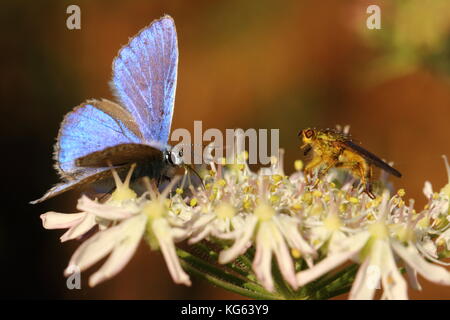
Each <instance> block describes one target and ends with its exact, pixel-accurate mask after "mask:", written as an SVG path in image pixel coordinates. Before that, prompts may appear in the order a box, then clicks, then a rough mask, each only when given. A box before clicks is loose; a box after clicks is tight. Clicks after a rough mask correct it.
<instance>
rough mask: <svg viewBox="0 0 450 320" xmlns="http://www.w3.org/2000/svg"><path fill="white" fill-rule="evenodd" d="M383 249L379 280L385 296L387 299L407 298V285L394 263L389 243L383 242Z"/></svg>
mask: <svg viewBox="0 0 450 320" xmlns="http://www.w3.org/2000/svg"><path fill="white" fill-rule="evenodd" d="M383 251H384V252H383V254H382V259H383V260H382V263H383V268H382V276H381V282H382V284H383V290H384V293H385V294H386V298H387V299H389V300H407V299H408V286H407V285H406V281H405V279H404V278H403V276H402V274H401V273H400V271H399V270H398V267H397V265H396V264H395V260H394V255H393V254H392V250H391V247H390V245H389V243H387V242H386V243H385V242H383Z"/></svg>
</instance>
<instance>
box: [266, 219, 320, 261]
mask: <svg viewBox="0 0 450 320" xmlns="http://www.w3.org/2000/svg"><path fill="white" fill-rule="evenodd" d="M274 221H275V222H276V223H277V224H278V227H279V229H280V230H281V232H282V233H283V235H284V237H285V239H286V241H287V242H288V243H289V246H290V247H291V248H295V249H298V250H299V251H300V252H301V253H302V254H304V255H311V256H315V255H316V251H315V250H314V249H313V248H312V247H311V246H310V245H309V243H308V242H306V241H305V239H303V237H302V235H301V234H300V232H299V230H298V223H297V221H296V220H295V219H293V218H291V217H289V216H285V215H279V216H277V217H276V219H274Z"/></svg>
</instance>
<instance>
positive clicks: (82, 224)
mask: <svg viewBox="0 0 450 320" xmlns="http://www.w3.org/2000/svg"><path fill="white" fill-rule="evenodd" d="M444 159H445V164H446V167H447V170H448V173H449V183H448V184H447V185H446V186H445V187H444V188H443V189H442V190H441V191H440V192H433V190H432V187H431V184H430V183H429V182H427V183H426V184H425V188H424V193H425V196H426V197H427V198H428V204H427V205H426V206H425V208H424V209H423V210H422V211H420V212H419V211H416V210H415V209H414V202H413V200H410V201H409V203H408V204H405V202H404V200H403V197H404V195H405V191H404V190H402V189H401V190H398V191H397V192H396V193H395V194H394V195H391V194H390V191H389V190H388V189H387V188H385V187H384V186H383V183H382V182H381V181H380V182H379V184H380V187H379V188H378V189H379V191H378V194H379V195H378V196H377V197H376V199H374V200H372V199H370V198H369V197H368V196H367V195H366V194H364V193H361V192H360V190H358V188H355V187H354V182H355V181H354V180H353V179H351V178H350V177H349V176H347V175H343V174H341V173H340V172H339V171H337V170H331V171H330V172H329V173H328V174H327V176H326V177H325V178H324V179H323V180H322V181H320V182H319V183H316V182H315V181H314V183H313V182H312V181H308V180H312V179H311V177H309V178H310V179H307V177H305V176H304V174H303V172H302V163H301V162H300V161H298V162H296V163H295V166H296V169H297V170H296V172H295V173H294V174H292V175H291V176H286V175H285V174H284V172H283V168H282V158H280V159H273V161H272V166H271V167H270V168H264V169H263V170H260V171H259V172H258V173H255V172H252V171H251V170H250V169H249V168H248V166H247V165H246V164H245V163H244V164H234V165H214V164H211V170H210V171H209V172H208V173H207V174H206V175H204V178H203V179H204V184H205V187H204V188H202V187H198V188H196V189H194V188H191V191H192V192H191V194H190V195H189V196H183V193H184V192H183V190H182V189H177V190H176V192H174V193H172V194H171V193H170V190H171V189H172V188H173V186H174V184H175V181H172V183H171V184H170V185H169V186H168V187H167V188H166V189H165V190H164V191H163V192H162V193H159V192H158V191H157V190H156V187H150V186H149V187H148V192H147V193H145V194H143V195H142V196H139V197H138V196H137V195H136V193H135V192H134V191H133V190H131V189H130V188H129V179H130V176H131V172H130V173H129V175H128V177H127V179H126V180H125V182H123V183H122V182H121V181H120V179H119V177H118V176H117V174H116V173H114V176H115V180H116V184H117V189H116V191H114V192H113V193H112V195H111V197H110V198H109V199H108V200H107V201H106V202H103V203H101V202H98V201H97V200H91V199H89V198H87V197H85V196H83V197H81V199H80V200H79V202H78V207H77V208H78V209H79V210H80V211H81V212H80V213H75V214H63V213H55V212H48V213H46V214H43V215H42V216H41V218H42V220H43V224H44V227H45V228H47V229H62V228H68V231H67V232H66V233H65V234H64V235H63V236H62V237H61V241H66V240H70V239H75V238H79V237H80V236H81V235H83V234H85V233H86V232H88V231H89V230H91V229H92V228H94V227H98V231H97V233H95V234H94V235H93V236H91V237H90V238H89V239H87V240H86V241H85V242H84V243H83V244H82V245H81V246H80V247H79V248H78V250H77V251H76V252H75V253H74V255H73V257H72V259H71V261H70V262H69V266H68V268H67V269H66V274H70V273H71V271H72V270H73V268H74V267H78V268H79V269H80V270H85V269H87V268H89V267H90V266H92V265H93V264H94V263H96V262H97V261H99V260H101V259H102V258H104V257H106V256H108V255H109V257H108V259H107V260H106V262H105V263H104V264H103V266H102V267H101V268H100V270H98V271H97V272H96V273H94V274H93V275H92V276H91V278H90V281H89V283H90V285H91V286H94V285H96V284H98V283H99V282H101V281H104V280H106V279H108V278H111V277H112V276H114V275H115V274H117V273H118V272H119V271H120V270H122V269H123V267H124V266H125V265H126V263H127V262H128V261H129V260H130V258H131V257H132V255H133V253H134V252H135V250H136V248H137V246H138V244H139V242H140V241H141V239H142V238H143V237H146V239H147V241H148V242H149V244H150V246H151V248H152V249H160V250H161V252H162V253H163V255H164V258H165V260H166V263H167V266H168V269H169V272H170V274H171V276H172V278H173V280H174V281H175V282H176V283H182V284H185V285H190V279H189V276H188V275H187V273H186V272H185V271H184V270H183V269H182V267H181V264H180V261H179V258H178V257H177V254H176V248H175V243H176V242H179V241H183V240H187V243H188V244H191V245H192V244H194V243H198V242H200V241H202V240H211V239H214V241H219V242H220V241H223V242H224V243H227V245H226V246H224V247H223V249H222V250H221V251H220V252H219V253H218V263H220V264H228V263H230V262H233V261H235V260H236V259H237V258H238V257H239V256H241V255H243V254H244V253H245V252H246V251H247V250H249V248H251V247H253V248H254V249H255V255H254V258H253V262H252V269H253V272H254V275H255V276H256V279H257V281H258V282H259V284H261V285H262V286H263V287H264V288H265V290H267V291H269V292H272V291H274V290H276V283H274V282H276V280H274V276H273V274H272V271H273V269H272V257H273V256H274V257H275V259H276V262H277V265H278V268H279V271H280V273H281V275H282V277H283V278H284V280H285V281H286V282H287V283H288V284H289V286H290V287H291V288H292V289H293V290H297V289H299V288H301V287H302V286H305V285H307V284H309V283H312V282H313V281H315V280H317V279H319V278H320V277H322V276H324V275H327V274H329V273H330V272H332V271H333V270H335V269H336V268H338V267H339V266H340V265H343V264H344V263H346V262H348V261H353V262H354V263H357V264H358V265H359V268H358V271H357V273H356V277H355V279H354V281H353V284H352V287H351V291H350V298H351V299H372V298H373V297H374V294H375V292H376V290H377V289H379V288H382V289H383V291H382V292H383V295H382V298H384V299H407V298H408V294H407V280H406V279H405V278H404V277H403V275H402V272H405V273H406V274H407V279H408V281H409V283H410V286H412V287H413V288H415V289H419V290H420V289H421V287H420V285H419V283H418V280H417V274H420V275H421V276H422V277H424V278H425V279H427V280H429V281H432V282H435V283H439V284H443V285H450V272H448V271H447V270H446V269H445V268H444V267H442V266H440V265H446V263H445V262H443V261H442V259H440V258H441V257H442V254H444V255H445V254H447V255H448V252H449V251H450V215H449V198H450V168H449V165H448V163H447V159H446V158H444ZM299 261H303V262H304V263H303V264H302V263H298V262H299ZM439 264H440V265H439ZM380 284H381V285H380Z"/></svg>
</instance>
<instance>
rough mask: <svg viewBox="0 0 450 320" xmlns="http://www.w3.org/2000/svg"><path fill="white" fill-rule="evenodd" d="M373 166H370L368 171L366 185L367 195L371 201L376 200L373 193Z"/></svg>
mask: <svg viewBox="0 0 450 320" xmlns="http://www.w3.org/2000/svg"><path fill="white" fill-rule="evenodd" d="M372 175H373V172H372V166H371V165H369V166H368V168H367V170H366V184H365V191H364V192H365V193H367V195H368V196H369V198H370V199H372V200H373V199H375V195H374V194H373V193H372Z"/></svg>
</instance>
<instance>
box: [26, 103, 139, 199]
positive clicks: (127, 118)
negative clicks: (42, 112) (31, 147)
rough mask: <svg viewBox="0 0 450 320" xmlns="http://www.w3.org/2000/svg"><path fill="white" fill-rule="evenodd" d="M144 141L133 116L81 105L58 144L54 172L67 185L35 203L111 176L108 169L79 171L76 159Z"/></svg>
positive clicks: (100, 106)
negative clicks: (116, 146) (114, 147)
mask: <svg viewBox="0 0 450 320" xmlns="http://www.w3.org/2000/svg"><path fill="white" fill-rule="evenodd" d="M142 141H143V137H142V133H141V132H140V131H139V128H138V127H137V125H136V123H135V122H134V120H133V118H132V116H131V115H130V114H129V112H128V111H127V110H125V109H124V108H122V107H121V106H119V105H118V104H116V103H114V102H111V101H108V100H91V101H88V102H86V103H83V104H81V105H79V106H78V107H76V108H75V109H74V110H73V111H72V112H70V113H68V114H67V115H66V116H65V118H64V120H63V122H62V124H61V128H60V130H59V135H58V139H57V142H56V144H55V153H54V158H55V161H56V163H55V168H56V170H57V171H58V173H59V175H60V176H61V178H62V179H63V180H64V181H63V182H62V183H59V184H57V185H55V186H54V187H53V188H52V189H50V190H49V191H48V192H47V193H46V194H45V195H44V196H43V197H42V198H40V199H38V200H36V201H33V202H32V203H37V202H41V201H44V200H46V199H48V198H51V197H53V196H55V195H58V194H60V193H62V192H65V191H67V190H70V189H73V188H75V187H77V186H79V185H84V184H87V183H92V182H94V181H97V180H100V179H102V178H104V177H105V176H107V175H109V172H108V171H109V168H108V167H103V168H88V167H79V166H77V165H76V161H75V160H76V159H78V158H80V157H83V156H86V155H87V154H90V153H93V152H95V151H98V150H102V149H105V148H108V147H111V146H115V145H118V144H123V143H142Z"/></svg>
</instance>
